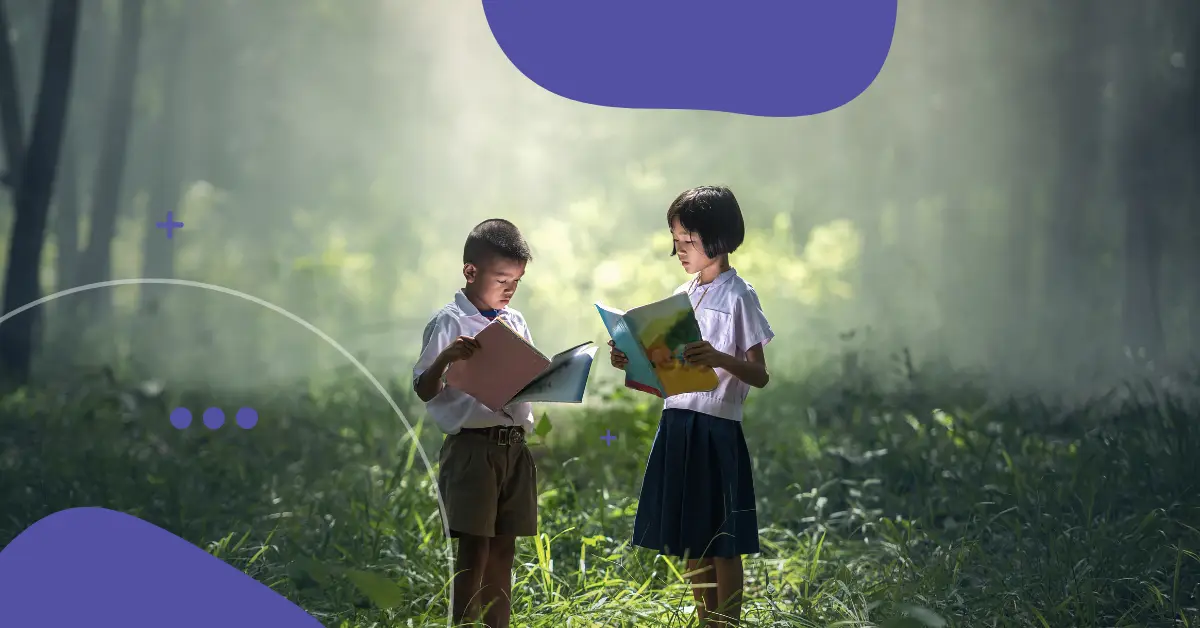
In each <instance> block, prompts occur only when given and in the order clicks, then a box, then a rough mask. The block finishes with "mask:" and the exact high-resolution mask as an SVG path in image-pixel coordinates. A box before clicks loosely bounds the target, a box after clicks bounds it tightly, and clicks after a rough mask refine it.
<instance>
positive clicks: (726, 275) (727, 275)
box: [692, 266, 737, 290]
mask: <svg viewBox="0 0 1200 628" xmlns="http://www.w3.org/2000/svg"><path fill="white" fill-rule="evenodd" d="M736 275H737V269H736V268H733V267H732V266H731V267H730V268H729V270H726V271H724V272H722V273H721V274H720V275H717V278H716V279H713V280H712V282H711V283H707V284H705V285H704V286H700V285H698V284H699V280H700V275H696V277H695V278H693V279H692V281H693V282H696V283H695V284H693V285H694V286H695V288H696V289H699V288H701V287H704V288H708V289H710V290H711V289H712V288H716V287H717V286H719V285H721V284H723V283H725V282H727V281H729V280H730V279H733V278H734V277H735V276H736Z"/></svg>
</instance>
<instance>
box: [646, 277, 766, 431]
mask: <svg viewBox="0 0 1200 628" xmlns="http://www.w3.org/2000/svg"><path fill="white" fill-rule="evenodd" d="M693 281H694V280H689V281H688V282H687V283H685V284H683V285H682V286H679V287H678V288H676V289H675V294H679V293H680V292H687V291H689V289H692V288H693ZM706 290H707V292H706ZM690 296H691V300H692V307H696V304H697V303H699V305H700V307H699V308H698V309H697V310H696V320H697V321H698V322H699V323H700V335H701V336H702V337H703V338H704V339H705V340H707V341H708V343H709V344H711V345H712V346H713V348H714V349H716V350H717V351H720V352H722V353H727V354H729V355H731V356H733V357H735V358H737V359H739V360H745V359H746V351H747V350H748V349H750V347H753V346H754V345H757V344H762V345H763V346H766V344H767V343H768V342H770V341H771V339H772V338H774V337H775V333H774V332H773V331H771V325H770V323H768V322H767V317H766V315H765V314H763V310H762V304H761V303H759V300H758V294H757V293H756V292H755V291H754V288H753V287H752V286H751V285H750V284H748V283H746V281H745V280H744V279H742V278H741V277H740V276H738V274H737V271H736V270H735V269H732V268H730V269H729V270H727V271H725V272H723V273H721V274H720V275H717V278H716V279H714V280H713V281H712V282H711V283H708V284H705V285H699V286H694V289H693V290H691V295H690ZM749 392H750V385H749V384H747V383H745V382H743V381H742V380H740V379H738V378H736V377H734V376H733V375H731V374H730V373H729V372H728V371H726V370H724V369H717V387H716V388H715V389H713V390H711V391H709V392H696V393H683V394H679V395H674V396H671V397H667V398H666V399H665V400H664V401H663V409H667V408H678V409H682V410H695V411H697V412H703V413H705V414H711V415H713V416H717V417H721V418H723V419H729V420H731V421H741V420H742V404H744V403H745V402H746V395H747V394H748V393H749Z"/></svg>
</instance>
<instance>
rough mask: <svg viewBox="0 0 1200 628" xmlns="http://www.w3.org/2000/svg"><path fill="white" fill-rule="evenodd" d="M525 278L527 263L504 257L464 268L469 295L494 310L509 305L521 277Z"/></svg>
mask: <svg viewBox="0 0 1200 628" xmlns="http://www.w3.org/2000/svg"><path fill="white" fill-rule="evenodd" d="M524 276H525V262H518V261H516V260H511V259H505V258H503V257H493V258H491V259H490V260H488V261H485V262H482V263H480V264H467V265H465V266H463V277H465V278H466V280H467V291H468V294H469V295H470V296H472V297H474V298H475V299H476V300H477V301H479V302H481V303H483V304H484V305H485V306H487V308H488V309H493V310H499V309H501V308H504V307H505V306H507V305H508V302H509V301H511V300H512V298H513V295H514V294H516V292H517V285H518V284H520V282H521V277H524Z"/></svg>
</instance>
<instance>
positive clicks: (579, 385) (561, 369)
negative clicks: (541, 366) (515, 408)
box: [512, 342, 597, 403]
mask: <svg viewBox="0 0 1200 628" xmlns="http://www.w3.org/2000/svg"><path fill="white" fill-rule="evenodd" d="M596 348H597V347H596V345H594V344H592V343H590V342H588V343H584V344H582V345H579V346H578V347H574V348H572V349H568V350H566V351H564V352H563V353H560V354H558V355H557V356H555V361H556V362H557V364H552V365H551V366H550V367H549V368H547V369H546V371H545V372H544V373H542V375H540V376H538V378H537V379H535V380H533V382H531V383H530V384H529V385H528V386H526V387H525V389H524V390H522V391H521V392H519V393H517V396H516V397H513V399H512V402H514V403H517V402H543V403H582V402H583V393H584V391H585V390H586V389H587V381H588V375H590V374H591V372H592V359H593V358H594V357H595V355H596ZM560 358H561V359H560Z"/></svg>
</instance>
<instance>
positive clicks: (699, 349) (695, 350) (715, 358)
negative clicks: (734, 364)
mask: <svg viewBox="0 0 1200 628" xmlns="http://www.w3.org/2000/svg"><path fill="white" fill-rule="evenodd" d="M683 359H685V360H687V361H688V362H690V363H692V364H698V365H700V366H710V367H713V368H720V367H722V366H723V365H724V364H725V363H726V360H728V359H729V356H728V355H726V354H724V353H721V352H720V351H717V350H716V349H714V348H713V346H712V345H710V344H708V342H707V341H704V340H701V341H700V342H693V343H690V344H687V345H684V347H683Z"/></svg>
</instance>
